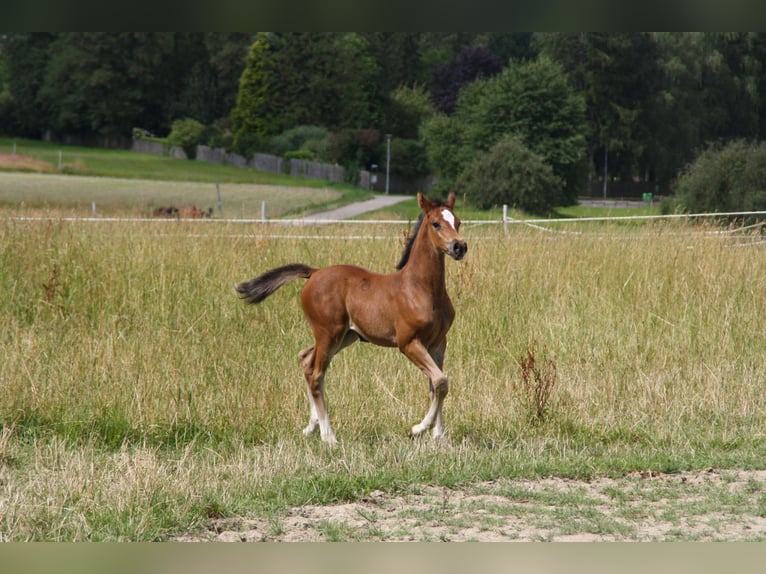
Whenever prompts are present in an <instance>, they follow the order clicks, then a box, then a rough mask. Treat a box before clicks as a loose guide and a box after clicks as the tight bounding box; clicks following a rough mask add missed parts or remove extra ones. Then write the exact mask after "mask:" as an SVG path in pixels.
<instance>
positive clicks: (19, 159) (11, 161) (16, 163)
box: [0, 153, 55, 173]
mask: <svg viewBox="0 0 766 574" xmlns="http://www.w3.org/2000/svg"><path fill="white" fill-rule="evenodd" d="M0 170H3V171H4V170H8V171H16V172H19V171H20V172H37V173H50V172H53V171H55V168H54V167H53V166H52V165H51V164H50V163H48V162H47V161H43V160H41V159H37V158H34V157H29V156H26V155H21V154H10V153H0Z"/></svg>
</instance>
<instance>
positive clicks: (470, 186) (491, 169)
mask: <svg viewBox="0 0 766 574" xmlns="http://www.w3.org/2000/svg"><path fill="white" fill-rule="evenodd" d="M457 185H458V188H459V189H461V190H462V191H463V192H464V193H465V195H466V198H467V199H468V200H469V201H470V202H471V203H473V204H474V205H475V206H476V207H478V208H480V209H490V208H492V207H495V206H498V205H502V204H507V205H510V206H512V207H516V208H519V209H523V210H524V211H528V212H532V213H544V212H546V211H548V210H550V209H551V208H552V207H555V206H556V205H559V202H560V201H561V198H562V189H563V182H562V180H561V179H560V178H558V177H556V176H555V175H554V174H553V169H552V168H551V166H550V165H548V164H547V163H545V162H544V161H543V159H542V158H541V157H540V156H539V155H537V154H536V153H534V152H533V151H531V150H530V149H528V148H527V147H526V146H524V144H522V143H521V140H520V139H519V138H517V137H508V138H505V139H502V140H500V142H498V143H497V144H495V145H494V146H493V147H492V149H490V150H489V152H488V153H487V154H485V155H484V156H482V157H480V158H479V159H477V160H476V161H474V162H473V163H471V164H469V165H468V167H466V169H465V170H464V171H463V173H462V174H461V176H460V178H459V179H458V183H457Z"/></svg>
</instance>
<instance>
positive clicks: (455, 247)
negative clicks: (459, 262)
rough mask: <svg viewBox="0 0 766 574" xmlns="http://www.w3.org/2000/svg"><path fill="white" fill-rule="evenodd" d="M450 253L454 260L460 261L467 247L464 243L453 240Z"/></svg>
mask: <svg viewBox="0 0 766 574" xmlns="http://www.w3.org/2000/svg"><path fill="white" fill-rule="evenodd" d="M451 251H452V255H453V256H454V257H455V259H462V257H463V256H464V255H465V253H466V251H468V245H467V244H466V243H465V242H462V241H457V240H455V241H453V242H452V245H451Z"/></svg>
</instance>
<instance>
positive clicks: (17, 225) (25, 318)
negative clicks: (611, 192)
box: [0, 206, 766, 541]
mask: <svg viewBox="0 0 766 574" xmlns="http://www.w3.org/2000/svg"><path fill="white" fill-rule="evenodd" d="M459 213H460V211H459V206H458V214H459ZM406 228H407V223H406V222H403V223H402V224H401V225H400V226H399V225H391V224H389V225H380V224H371V223H365V224H359V223H356V224H354V223H349V224H340V225H333V226H312V227H295V226H277V225H274V224H269V225H261V224H235V223H225V222H220V221H211V222H204V223H202V222H184V221H181V222H117V223H115V222H76V221H60V220H55V219H54V220H48V221H20V220H15V219H2V220H0V290H1V291H2V293H3V297H2V298H0V355H1V356H2V357H3V360H2V361H1V362H0V421H1V422H2V435H0V533H1V536H2V538H3V540H70V541H71V540H167V539H173V538H176V537H179V536H181V535H189V534H190V533H191V534H192V535H193V534H194V533H204V532H206V531H207V529H209V528H211V527H212V526H211V525H213V524H217V523H220V521H226V520H235V519H237V518H238V517H239V518H241V517H251V518H253V517H258V518H261V519H263V520H264V521H265V523H266V524H268V525H270V533H271V535H273V536H274V537H275V538H278V536H279V534H280V533H281V534H284V528H285V512H287V511H288V509H292V508H300V507H306V506H307V505H320V506H321V505H327V504H332V503H338V502H348V501H351V502H353V501H359V500H363V499H366V498H369V497H370V496H391V497H396V496H414V495H418V494H421V493H426V492H430V491H429V490H427V489H431V488H434V487H437V488H447V489H462V488H469V487H471V485H479V484H486V483H487V481H490V482H492V483H497V482H498V481H500V483H501V484H505V485H510V486H508V487H507V488H506V491H507V492H515V494H514V495H513V496H516V497H520V496H521V497H524V496H526V497H529V496H532V495H531V494H529V493H527V494H526V495H524V494H523V492H521V491H519V490H518V489H516V490H514V488H516V487H514V486H513V485H514V484H518V483H517V482H514V481H519V480H521V479H533V480H534V479H539V478H541V477H558V478H571V479H584V480H586V481H589V480H593V479H596V478H599V477H601V478H620V477H626V476H634V475H637V474H641V473H645V472H652V473H664V474H668V473H670V475H671V476H672V475H673V473H677V472H685V471H692V472H694V471H700V470H705V469H710V468H714V469H717V470H716V471H717V472H721V471H723V472H726V471H727V470H731V471H732V472H733V471H735V470H737V469H745V470H747V469H763V468H766V457H765V456H764V454H766V434H765V433H766V410H765V409H764V406H765V403H766V396H765V393H764V387H763V383H764V380H766V364H765V363H764V361H763V357H764V355H765V354H766V339H765V338H764V327H763V317H764V316H765V314H766V298H764V292H763V277H764V274H765V273H766V258H765V257H764V252H763V245H762V244H761V242H760V237H759V236H757V235H752V234H747V233H744V234H738V233H734V234H731V233H727V234H718V233H709V232H716V231H719V229H718V228H712V227H704V226H699V225H697V226H690V225H686V224H680V223H653V224H646V225H643V226H640V227H625V226H620V225H600V226H598V228H589V227H583V228H580V229H579V230H578V229H576V228H570V230H571V231H580V232H581V233H572V232H571V231H570V232H566V233H561V232H555V233H554V232H549V231H543V230H541V229H537V228H530V227H527V226H524V227H521V226H511V227H510V228H509V230H508V232H507V233H503V232H502V228H501V226H500V225H498V224H490V223H485V224H473V225H472V224H467V225H465V226H464V228H463V232H464V236H465V238H466V239H467V241H468V243H469V252H468V255H467V257H466V259H465V260H464V261H462V262H459V263H457V262H452V261H449V262H448V269H449V274H448V287H449V290H450V293H451V295H452V298H453V301H454V303H455V307H456V309H457V319H456V322H455V325H454V327H453V331H452V332H451V337H450V340H449V348H448V354H447V360H446V364H445V370H446V372H447V373H448V375H449V376H450V381H451V385H450V394H449V396H448V398H447V401H446V404H445V417H446V418H445V422H446V427H447V435H448V437H449V440H450V442H451V445H452V447H451V448H443V447H438V446H435V445H433V444H432V443H431V441H430V438H429V437H424V438H423V439H419V440H415V441H412V440H410V439H409V438H408V437H407V429H408V428H409V426H410V425H411V424H413V423H414V422H416V421H418V420H420V418H421V417H422V415H423V413H424V411H425V409H426V408H427V403H428V397H427V382H426V380H425V378H424V377H423V376H422V375H421V374H420V373H419V372H417V370H416V369H415V368H414V367H413V366H412V365H411V364H409V363H408V362H407V361H406V360H405V359H404V358H403V357H402V356H401V355H400V354H399V353H398V352H397V351H395V350H390V349H389V350H386V349H379V348H375V347H372V346H369V345H362V344H358V345H355V346H353V347H351V348H349V349H347V350H345V351H344V352H343V353H341V354H340V355H339V356H338V357H337V358H336V359H335V361H334V362H333V364H332V366H331V369H330V372H329V374H328V379H327V381H328V382H327V385H328V387H327V393H328V401H329V408H330V414H331V417H332V420H333V425H334V428H335V431H336V434H337V436H338V439H339V441H340V446H339V448H337V449H334V450H333V449H328V448H327V447H326V446H325V445H324V444H322V443H320V441H319V440H318V437H313V438H311V439H309V440H306V439H304V437H303V436H302V435H301V433H300V429H301V428H302V427H303V426H304V425H305V423H306V419H307V417H308V406H307V401H306V398H305V390H304V382H303V379H302V375H301V371H300V368H299V366H298V362H297V353H298V351H299V350H300V349H302V348H303V347H305V346H306V345H307V344H309V343H310V341H311V340H310V334H309V330H308V327H307V324H306V323H305V321H304V319H303V317H302V315H301V311H300V307H299V303H298V292H299V289H300V284H298V283H295V284H291V285H289V286H287V287H285V288H283V289H282V290H281V291H280V292H278V293H277V294H275V295H274V296H273V297H272V298H270V299H269V300H268V301H266V302H265V303H263V304H261V305H260V306H257V307H246V306H244V305H243V304H242V303H241V302H240V301H239V300H238V298H237V297H236V294H235V292H234V290H233V286H234V284H235V283H236V282H238V281H241V280H243V279H248V278H250V277H252V276H253V275H255V274H257V273H260V272H262V271H264V270H267V269H269V268H271V267H274V266H277V265H281V264H284V263H289V262H306V263H310V264H312V265H316V266H322V265H329V264H333V263H340V262H346V263H354V264H358V265H362V266H365V267H368V268H371V269H375V270H378V271H391V270H393V267H394V264H395V263H396V261H397V260H398V257H399V255H400V252H401V249H402V246H403V242H402V238H403V235H404V233H405V232H406ZM564 231H566V230H564ZM530 356H532V357H534V359H535V365H534V368H532V366H531V365H530V364H529V358H530ZM524 364H525V365H526V368H524V367H523V366H522V365H524ZM679 485H680V486H679V487H678V488H681V489H683V485H682V483H681V482H679ZM473 488H474V489H475V488H478V487H477V486H474V487H473ZM610 492H613V493H614V494H613V495H612V496H613V497H614V500H615V503H617V502H618V501H619V500H620V496H624V493H623V494H622V495H621V494H620V493H619V489H614V488H613V489H612V491H610ZM661 492H662V493H664V494H662V493H661V494H658V493H657V491H652V493H653V494H652V495H651V496H668V494H667V492H666V491H665V490H662V491H661ZM437 498H438V497H437ZM535 500H539V501H540V502H541V504H543V507H544V508H551V507H554V508H555V507H556V506H561V507H562V508H565V507H566V508H569V510H570V512H562V513H561V514H553V517H552V520H554V521H555V523H556V524H557V525H558V526H557V528H560V529H563V531H565V532H574V533H577V532H581V531H585V532H590V531H593V530H594V529H596V530H598V529H605V528H606V529H608V528H610V526H609V524H610V523H604V522H603V521H599V520H596V519H595V518H594V519H592V520H585V519H583V516H582V514H581V513H580V512H578V509H579V510H580V511H582V512H586V511H587V512H591V511H592V510H588V509H587V507H585V506H583V501H582V498H581V497H580V498H578V497H576V496H575V497H574V498H568V497H565V498H562V497H561V496H560V495H558V496H557V495H555V494H554V493H549V495H547V496H546V497H543V498H542V499H535ZM440 504H442V505H443V507H444V508H446V506H444V505H445V504H446V503H444V502H442V503H440V502H439V500H436V501H435V502H433V505H432V506H431V508H432V512H437V514H438V508H439V505H440ZM551 505H552V506H551ZM727 505H728V506H727V507H726V508H727V510H726V512H728V513H730V514H731V515H732V516H734V517H735V519H736V517H737V516H739V515H742V516H746V517H757V516H763V515H764V514H766V484H764V483H763V482H761V481H760V480H755V479H752V480H750V481H749V482H748V483H747V488H746V490H745V493H744V494H743V495H741V496H739V497H738V498H736V499H733V500H728V501H727ZM290 512H292V511H290ZM634 512H636V511H634ZM684 512H685V510H684V509H683V508H682V509H680V510H677V511H676V513H677V516H678V517H683V515H684ZM439 516H442V517H443V516H445V515H443V514H442V515H439ZM633 518H634V519H635V520H638V521H640V520H645V519H646V517H642V516H640V514H639V515H638V516H637V517H633ZM678 520H679V521H681V522H682V521H683V519H682V518H678ZM320 527H321V528H324V533H325V538H326V539H341V540H342V539H358V537H355V535H354V531H353V530H344V529H343V528H341V527H339V526H338V525H335V524H334V523H333V522H332V521H327V520H325V521H324V522H322V523H321V524H320ZM613 528H617V527H614V526H613ZM619 528H623V527H619ZM416 532H417V530H415V533H414V534H413V533H410V534H411V535H412V536H413V537H414V538H415V539H417V537H418V535H417V534H416ZM680 532H681V533H680V534H679V535H678V536H676V538H680V539H685V538H686V537H685V536H684V535H683V531H682V530H681V531H680ZM712 532H713V534H712V535H710V534H708V535H709V536H710V537H712V538H715V529H713V531H712ZM358 533H359V531H357V534H358ZM616 535H619V536H621V537H625V538H628V539H630V538H631V533H630V531H629V532H627V533H626V532H624V531H623V530H618V531H617V534H616ZM764 536H766V533H764V532H763V531H760V530H756V531H753V532H751V533H750V534H749V535H748V537H750V538H756V539H762V538H763V537H764ZM689 537H691V535H689ZM390 538H396V537H393V536H386V535H385V534H384V533H383V532H382V531H379V530H376V529H375V528H374V527H371V528H369V529H367V530H365V531H364V535H362V539H373V540H375V539H390Z"/></svg>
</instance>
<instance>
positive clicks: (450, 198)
mask: <svg viewBox="0 0 766 574" xmlns="http://www.w3.org/2000/svg"><path fill="white" fill-rule="evenodd" d="M444 205H446V206H447V207H449V208H450V209H452V208H453V207H455V192H454V191H450V192H449V195H448V196H447V202H446V203H445V204H444Z"/></svg>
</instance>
